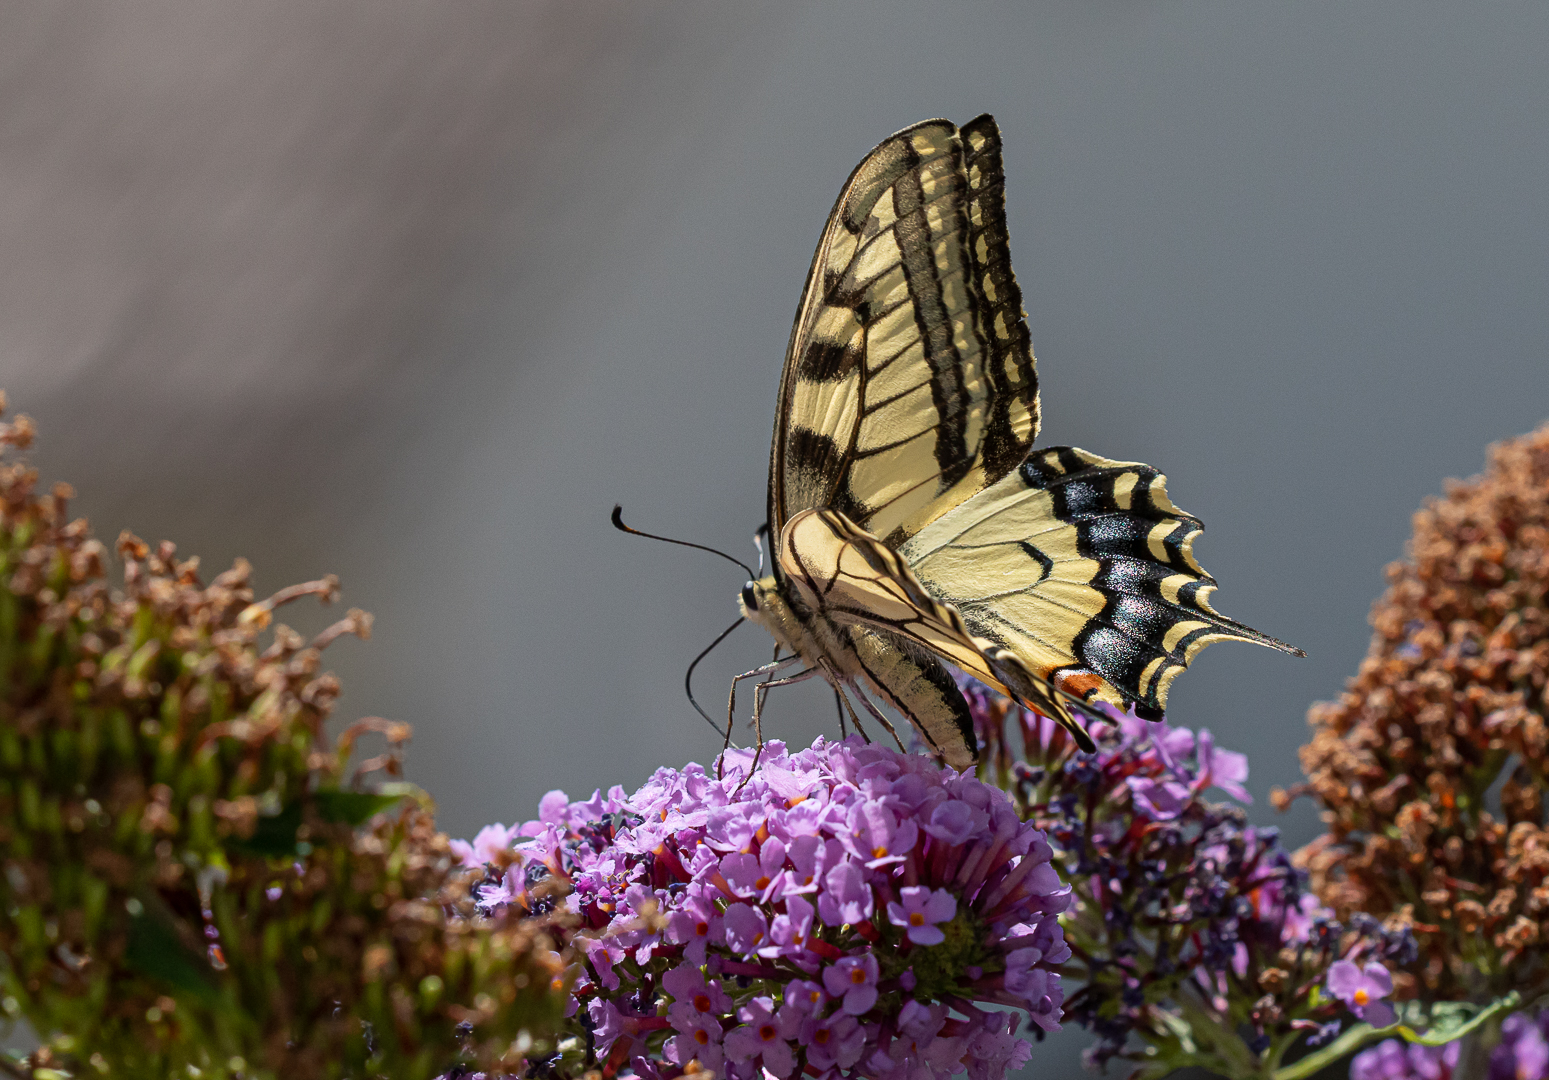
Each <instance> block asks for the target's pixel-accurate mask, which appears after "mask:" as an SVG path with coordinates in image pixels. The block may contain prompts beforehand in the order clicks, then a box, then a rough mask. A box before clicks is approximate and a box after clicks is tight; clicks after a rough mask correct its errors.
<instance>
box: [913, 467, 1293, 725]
mask: <svg viewBox="0 0 1549 1080" xmlns="http://www.w3.org/2000/svg"><path fill="white" fill-rule="evenodd" d="M1201 528H1202V527H1201V525H1200V523H1199V520H1198V519H1197V518H1194V517H1192V516H1190V515H1188V514H1186V513H1184V512H1183V511H1181V510H1179V509H1178V508H1177V507H1176V506H1174V505H1173V503H1172V501H1171V500H1170V499H1169V498H1168V496H1167V488H1166V477H1165V476H1163V475H1162V474H1161V473H1159V472H1157V470H1155V469H1153V468H1151V467H1150V466H1149V465H1142V464H1138V463H1136V462H1125V461H1111V460H1109V459H1107V458H1101V457H1098V456H1097V455H1095V454H1089V453H1087V452H1086V451H1084V450H1078V449H1075V448H1073V447H1051V448H1049V449H1046V450H1041V451H1038V452H1036V453H1034V454H1031V455H1030V456H1029V457H1028V458H1027V460H1026V461H1025V462H1024V463H1023V465H1022V466H1021V468H1019V469H1017V470H1016V471H1015V472H1013V473H1011V474H1010V475H1008V476H1006V477H1005V478H1003V479H1002V480H1000V481H999V482H997V483H996V484H994V485H993V486H991V487H990V488H988V489H987V490H985V491H984V492H982V493H980V494H979V495H978V496H976V497H975V498H973V499H971V500H969V501H968V502H966V503H963V504H961V505H960V506H958V507H957V508H955V509H954V510H952V511H950V512H948V513H947V514H944V515H942V516H941V517H940V518H937V519H936V520H935V521H933V522H931V523H930V524H929V525H927V526H926V527H925V528H924V529H922V530H921V531H920V532H918V533H917V534H915V536H914V537H912V538H911V539H910V540H909V541H908V542H907V543H905V544H904V545H903V546H902V547H901V548H900V549H899V551H898V556H899V557H900V558H902V559H903V560H904V561H906V562H907V563H908V564H909V566H910V568H911V569H912V570H913V572H914V573H915V575H916V576H917V578H918V580H919V581H920V583H921V585H922V587H923V589H924V590H925V591H927V592H928V593H929V594H930V595H933V596H935V597H937V598H938V599H939V600H941V601H945V602H947V603H950V604H952V605H953V606H954V607H955V609H956V610H957V611H958V612H959V613H960V615H961V617H962V619H963V622H964V625H965V626H966V627H968V629H969V630H970V632H971V633H972V634H973V635H974V636H975V637H979V638H984V639H987V640H988V641H990V642H993V643H994V644H995V645H997V646H999V647H1000V648H1002V649H1005V650H1007V651H1009V652H1012V653H1014V654H1015V655H1017V656H1019V657H1021V658H1022V659H1023V661H1024V662H1025V663H1026V664H1027V667H1028V668H1030V669H1031V670H1032V671H1033V673H1034V674H1035V675H1036V676H1037V677H1038V678H1040V679H1042V680H1045V681H1047V682H1049V683H1052V684H1053V685H1054V686H1056V687H1057V688H1058V689H1060V690H1061V691H1063V692H1065V693H1068V694H1070V695H1072V696H1074V697H1077V698H1080V699H1082V700H1085V701H1106V702H1109V703H1111V704H1113V705H1116V706H1118V707H1120V708H1123V707H1125V706H1127V705H1129V704H1134V705H1135V706H1136V708H1137V711H1138V712H1139V713H1140V714H1141V715H1143V716H1151V717H1159V716H1160V715H1161V713H1162V711H1163V710H1164V709H1165V708H1166V704H1167V692H1168V689H1169V687H1170V686H1171V685H1172V681H1173V679H1174V678H1175V677H1176V676H1177V675H1178V673H1179V672H1181V671H1182V670H1183V669H1184V668H1186V667H1187V666H1188V664H1189V663H1190V661H1192V660H1193V658H1194V657H1195V655H1196V654H1197V653H1198V652H1199V650H1200V649H1202V648H1204V647H1205V646H1206V645H1208V644H1210V643H1211V642H1214V641H1225V640H1229V639H1234V638H1235V639H1238V640H1242V641H1252V642H1256V643H1258V644H1261V645H1268V646H1270V647H1272V648H1277V649H1282V650H1284V651H1287V652H1297V651H1298V650H1295V649H1292V648H1291V647H1290V646H1288V645H1284V644H1283V643H1281V642H1279V641H1276V640H1275V639H1274V638H1271V637H1267V636H1266V635H1264V634H1260V633H1258V632H1257V631H1255V630H1251V629H1249V628H1248V627H1246V626H1243V625H1242V624H1241V623H1238V622H1234V621H1233V620H1231V619H1228V618H1226V617H1225V616H1223V615H1220V614H1219V613H1217V612H1216V611H1215V610H1214V609H1213V608H1212V607H1211V606H1210V594H1211V593H1212V592H1213V591H1214V590H1215V580H1214V579H1213V578H1211V577H1210V575H1209V574H1207V573H1205V571H1204V569H1203V568H1202V567H1201V566H1200V565H1199V563H1198V562H1197V561H1196V560H1195V558H1194V553H1193V544H1194V539H1195V537H1197V536H1198V535H1199V533H1200V531H1201Z"/></svg>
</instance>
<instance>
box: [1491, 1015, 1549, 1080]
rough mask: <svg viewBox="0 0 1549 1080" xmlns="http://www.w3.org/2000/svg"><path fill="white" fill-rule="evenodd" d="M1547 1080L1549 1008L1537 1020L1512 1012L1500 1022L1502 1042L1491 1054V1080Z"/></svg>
mask: <svg viewBox="0 0 1549 1080" xmlns="http://www.w3.org/2000/svg"><path fill="white" fill-rule="evenodd" d="M1546 1078H1549V1009H1546V1010H1544V1011H1543V1012H1540V1013H1539V1014H1538V1015H1537V1016H1536V1017H1535V1016H1533V1015H1532V1014H1531V1013H1525V1012H1519V1013H1512V1014H1511V1015H1510V1016H1508V1017H1507V1018H1506V1019H1505V1020H1504V1021H1503V1022H1502V1023H1501V1041H1500V1043H1499V1044H1498V1045H1497V1046H1496V1047H1495V1049H1494V1050H1493V1051H1491V1052H1490V1080H1546Z"/></svg>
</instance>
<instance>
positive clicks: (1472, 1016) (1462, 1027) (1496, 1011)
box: [1398, 990, 1522, 1046]
mask: <svg viewBox="0 0 1549 1080" xmlns="http://www.w3.org/2000/svg"><path fill="white" fill-rule="evenodd" d="M1521 1004H1522V995H1521V994H1519V993H1517V992H1516V991H1515V990H1513V991H1512V992H1511V993H1509V994H1507V995H1506V996H1505V997H1499V998H1496V999H1495V1000H1494V1001H1492V1002H1490V1003H1489V1004H1488V1005H1483V1006H1478V1005H1469V1004H1467V1003H1466V1002H1445V1003H1442V1004H1438V1005H1434V1006H1432V1007H1431V1015H1430V1020H1431V1022H1430V1024H1429V1025H1428V1026H1427V1028H1426V1030H1425V1031H1416V1030H1415V1029H1414V1028H1412V1027H1410V1026H1408V1025H1407V1024H1400V1025H1398V1033H1399V1034H1400V1035H1402V1036H1403V1037H1404V1039H1405V1040H1406V1041H1408V1042H1412V1043H1419V1044H1421V1045H1422V1046H1442V1045H1444V1044H1446V1043H1449V1042H1452V1041H1454V1040H1456V1039H1461V1038H1462V1037H1463V1036H1464V1035H1467V1034H1468V1033H1469V1032H1471V1031H1474V1030H1475V1029H1477V1028H1479V1027H1481V1026H1483V1025H1484V1024H1487V1023H1489V1022H1490V1021H1491V1020H1493V1019H1494V1018H1495V1017H1497V1016H1500V1015H1501V1014H1503V1013H1509V1012H1513V1011H1515V1010H1516V1008H1517V1007H1518V1006H1520V1005H1521Z"/></svg>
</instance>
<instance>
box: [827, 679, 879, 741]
mask: <svg viewBox="0 0 1549 1080" xmlns="http://www.w3.org/2000/svg"><path fill="white" fill-rule="evenodd" d="M818 667H820V668H822V669H823V676H824V677H825V678H826V679H828V684H829V685H830V686H832V687H833V688H834V700H835V701H837V702H838V703H839V734H841V735H843V734H844V733H845V731H844V714H845V710H846V709H848V710H849V712H850V719H851V720H853V721H854V722H855V733H856V734H857V735H859V736H860V737H861V738H862V739H864V740H865V741H866V742H871V736H869V735H867V734H866V729H865V728H863V727H862V726H861V718H860V717H859V716H857V715H856V713H855V706H854V705H851V704H850V699H849V698H847V697H845V694H844V689H843V687H844V686H845V681H844V679H843V678H841V677H840V675H839V673H838V672H837V671H835V670H834V667H833V665H832V664H830V663H829V662H828V661H827V660H819V661H818Z"/></svg>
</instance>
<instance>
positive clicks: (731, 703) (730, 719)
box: [715, 656, 800, 780]
mask: <svg viewBox="0 0 1549 1080" xmlns="http://www.w3.org/2000/svg"><path fill="white" fill-rule="evenodd" d="M798 659H800V657H798V656H787V657H786V658H785V659H784V660H775V661H773V662H772V663H768V664H763V665H760V666H759V667H756V668H754V669H753V670H752V671H744V672H743V673H742V674H741V675H737V676H735V677H733V679H732V681H731V693H730V694H728V695H727V698H726V741H725V742H724V743H722V744H721V754H722V756H723V757H724V756H725V753H726V751H727V750H728V749H729V748H730V747H731V730H732V725H733V724H734V723H735V722H736V718H735V713H736V711H737V684H738V683H740V682H741V681H742V680H743V679H756V678H758V677H759V676H760V675H772V674H774V673H775V672H776V671H779V670H781V669H782V668H788V667H790V666H791V665H792V664H794V663H795V662H796V661H797V660H798ZM715 778H716V779H717V780H719V779H721V765H720V763H719V761H718V762H717V763H716V772H715Z"/></svg>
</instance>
